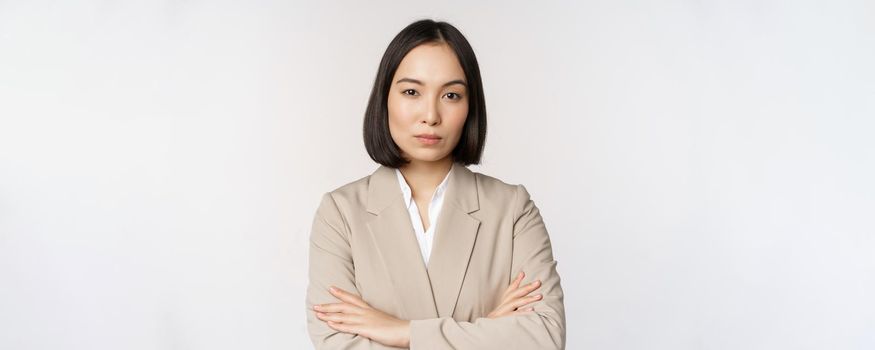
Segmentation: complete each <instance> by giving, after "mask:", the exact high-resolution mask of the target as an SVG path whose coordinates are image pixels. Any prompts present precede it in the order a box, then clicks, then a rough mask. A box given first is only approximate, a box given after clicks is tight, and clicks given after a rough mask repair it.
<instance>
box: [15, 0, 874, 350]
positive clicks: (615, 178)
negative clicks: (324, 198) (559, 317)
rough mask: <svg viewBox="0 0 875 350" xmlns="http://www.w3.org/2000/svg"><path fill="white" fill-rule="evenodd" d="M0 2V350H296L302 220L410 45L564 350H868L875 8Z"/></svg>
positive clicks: (300, 331)
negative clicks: (463, 72)
mask: <svg viewBox="0 0 875 350" xmlns="http://www.w3.org/2000/svg"><path fill="white" fill-rule="evenodd" d="M533 3H534V2H532V1H528V2H519V3H508V2H505V1H500V2H499V1H494V2H476V3H475V2H469V1H440V2H437V1H436V2H427V3H426V2H423V3H419V2H416V3H414V2H395V1H392V2H390V1H384V2H379V3H377V2H372V1H355V2H353V1H349V2H346V3H333V4H295V3H290V2H284V1H272V2H268V1H260V2H253V1H245V2H243V1H240V2H237V3H230V2H214V1H143V2H136V1H79V2H64V1H12V2H10V1H0V348H2V349H10V350H16V349H126V350H134V349H306V348H310V347H311V345H310V341H309V339H308V337H307V334H306V325H305V315H304V293H305V286H306V282H307V280H306V277H307V276H306V271H307V267H306V261H307V242H308V234H309V228H310V224H311V220H312V215H313V213H314V212H315V209H316V205H317V204H318V200H319V198H320V196H321V194H322V193H324V192H327V191H329V190H332V189H334V188H336V187H338V186H340V185H342V184H345V183H348V182H350V181H353V180H356V179H358V178H361V177H363V176H366V175H368V174H370V173H371V172H372V171H373V170H374V169H376V163H373V162H372V161H371V160H370V158H369V157H368V156H367V153H366V152H365V151H364V146H363V143H362V137H361V134H362V130H361V122H362V116H363V112H364V108H365V104H366V102H367V96H368V94H369V93H370V88H371V85H372V83H373V79H374V76H375V74H376V69H377V65H378V63H379V60H380V57H381V55H382V54H383V51H384V50H385V48H386V46H387V44H388V43H389V41H390V40H391V39H392V37H393V36H394V35H395V34H396V33H397V32H398V31H400V30H401V29H402V28H403V27H404V26H406V25H407V24H409V23H411V22H413V21H414V20H417V19H420V18H433V19H438V20H447V21H449V22H450V23H452V24H454V25H456V26H457V27H458V28H460V30H461V31H462V32H463V33H464V34H465V35H466V36H467V38H468V39H469V41H470V42H471V44H472V45H473V47H474V49H475V51H476V53H477V55H478V59H479V61H480V68H481V70H482V73H483V79H484V84H485V91H486V99H487V105H488V115H489V137H488V142H487V146H486V152H485V156H484V158H483V164H482V165H481V166H473V167H471V168H472V170H475V171H478V172H482V173H484V174H488V175H491V176H495V177H497V178H499V179H502V180H503V181H505V182H508V183H512V184H516V183H522V184H524V185H525V186H526V187H527V189H528V190H529V191H530V193H531V194H532V196H533V199H534V200H535V202H536V204H537V205H538V206H539V207H540V208H541V214H542V215H543V217H544V220H545V222H546V224H547V227H548V230H549V231H550V234H551V237H552V240H553V244H554V246H553V249H554V254H555V257H556V259H557V260H558V261H559V265H558V269H559V272H560V275H561V277H562V284H563V287H564V290H565V293H566V299H565V306H566V311H567V315H568V319H567V327H568V330H567V334H568V336H567V337H568V348H569V349H745V350H747V349H872V348H875V300H873V295H875V257H873V256H875V254H873V252H875V221H873V217H875V215H873V214H875V181H873V179H875V155H873V154H875V138H873V133H875V121H873V119H875V68H873V67H875V65H873V62H875V5H873V3H872V2H871V1H853V2H852V1H783V2H782V1H729V0H727V1H652V2H630V1H575V2H574V4H571V2H569V3H567V4H559V3H553V4H547V3H543V2H538V4H533Z"/></svg>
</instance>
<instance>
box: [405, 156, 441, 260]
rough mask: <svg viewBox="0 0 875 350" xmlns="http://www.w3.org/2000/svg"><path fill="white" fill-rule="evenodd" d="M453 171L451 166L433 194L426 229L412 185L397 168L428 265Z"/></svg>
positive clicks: (414, 228) (423, 255) (420, 246)
mask: <svg viewBox="0 0 875 350" xmlns="http://www.w3.org/2000/svg"><path fill="white" fill-rule="evenodd" d="M452 172H453V169H452V168H450V171H449V172H448V173H447V176H446V177H444V181H442V182H441V184H440V185H438V186H437V188H436V189H435V191H434V194H432V196H431V201H430V202H429V204H428V223H429V225H428V231H426V230H424V229H423V227H422V218H421V217H420V216H419V208H418V207H417V206H416V201H414V200H413V192H412V191H411V190H410V186H409V185H408V184H407V180H405V179H404V175H402V174H401V170H398V169H397V168H396V169H395V173H396V174H397V175H398V183H399V184H400V185H401V193H403V194H404V203H406V204H407V213H408V214H410V221H412V222H413V231H414V232H415V233H416V240H417V241H418V242H419V251H420V252H422V258H423V260H424V261H425V264H426V265H428V257H429V255H430V254H431V245H432V242H434V232H435V231H434V230H435V226H437V225H435V224H436V223H437V218H438V215H440V213H441V207H443V204H444V193H446V190H447V180H448V179H449V178H450V173H452Z"/></svg>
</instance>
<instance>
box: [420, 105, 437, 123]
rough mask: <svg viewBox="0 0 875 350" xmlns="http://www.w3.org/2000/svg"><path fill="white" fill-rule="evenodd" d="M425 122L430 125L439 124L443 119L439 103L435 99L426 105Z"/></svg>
mask: <svg viewBox="0 0 875 350" xmlns="http://www.w3.org/2000/svg"><path fill="white" fill-rule="evenodd" d="M422 121H423V122H424V123H426V124H428V125H437V124H438V123H440V121H441V115H440V111H439V110H438V103H437V102H436V101H434V100H432V101H431V102H429V104H428V106H427V107H426V111H425V116H423V120H422Z"/></svg>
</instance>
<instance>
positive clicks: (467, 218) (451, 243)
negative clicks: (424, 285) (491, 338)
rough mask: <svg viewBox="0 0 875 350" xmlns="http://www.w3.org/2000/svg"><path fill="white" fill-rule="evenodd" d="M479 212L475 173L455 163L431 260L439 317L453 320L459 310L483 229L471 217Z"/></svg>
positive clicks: (436, 227)
mask: <svg viewBox="0 0 875 350" xmlns="http://www.w3.org/2000/svg"><path fill="white" fill-rule="evenodd" d="M479 209H480V203H479V200H478V197H477V181H476V179H475V177H474V173H473V172H471V170H468V168H466V167H465V166H464V165H461V164H458V163H453V173H452V174H451V175H450V179H449V181H448V182H447V192H446V194H445V197H444V204H443V206H442V207H441V213H440V215H439V216H438V218H437V223H435V225H437V226H435V236H434V242H433V246H432V252H431V256H430V257H429V259H428V275H429V278H430V279H431V284H432V287H433V288H434V297H435V303H436V305H437V311H438V316H439V317H453V312H454V311H455V309H456V302H457V301H458V299H459V292H460V291H461V289H462V282H463V281H464V280H465V274H466V272H467V271H468V262H469V261H470V260H471V252H472V251H473V249H474V241H475V240H476V239H477V231H478V229H479V228H480V220H477V219H475V218H474V217H472V216H471V215H468V214H469V213H471V212H474V211H477V210H479Z"/></svg>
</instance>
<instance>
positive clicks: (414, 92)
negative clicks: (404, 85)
mask: <svg viewBox="0 0 875 350" xmlns="http://www.w3.org/2000/svg"><path fill="white" fill-rule="evenodd" d="M408 92H409V93H408ZM401 93H402V94H405V95H410V96H415V95H416V90H413V89H407V90H404V91H401Z"/></svg>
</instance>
